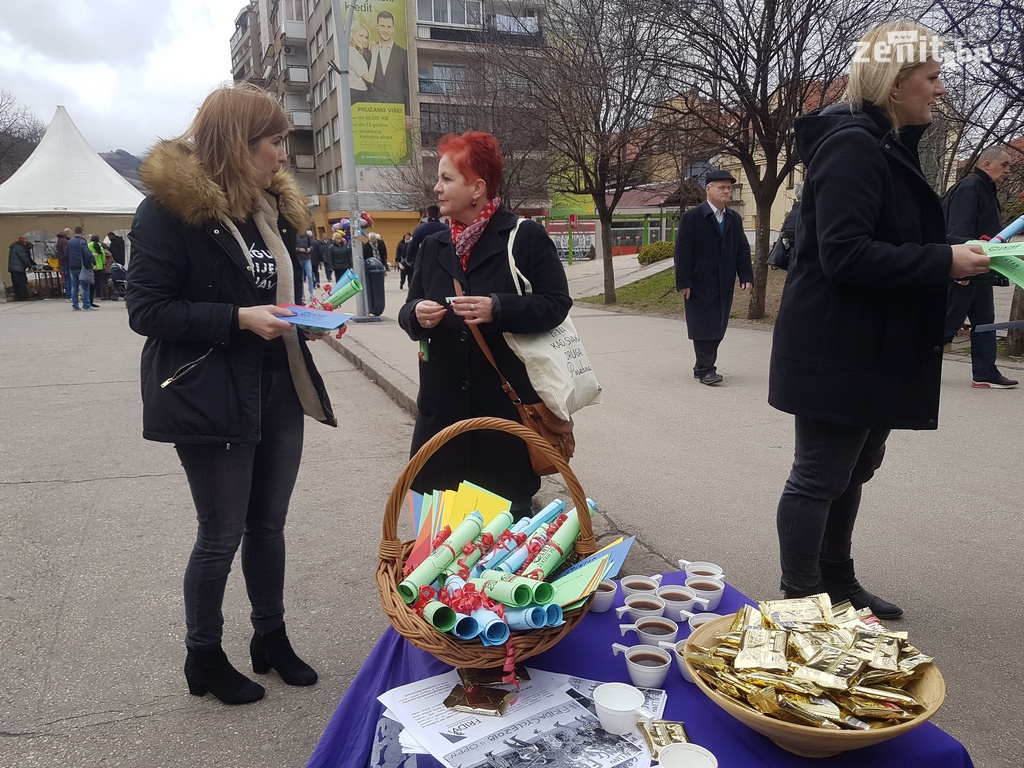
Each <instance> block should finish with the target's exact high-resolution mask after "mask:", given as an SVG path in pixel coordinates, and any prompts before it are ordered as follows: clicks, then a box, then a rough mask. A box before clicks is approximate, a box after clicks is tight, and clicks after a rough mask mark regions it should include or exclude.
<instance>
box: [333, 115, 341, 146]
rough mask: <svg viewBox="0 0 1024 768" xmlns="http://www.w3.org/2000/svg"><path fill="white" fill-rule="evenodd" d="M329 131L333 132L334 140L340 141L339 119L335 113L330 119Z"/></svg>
mask: <svg viewBox="0 0 1024 768" xmlns="http://www.w3.org/2000/svg"><path fill="white" fill-rule="evenodd" d="M331 131H332V132H333V134H334V142H335V143H337V142H339V141H341V120H339V119H338V116H337V115H335V116H334V119H333V120H331Z"/></svg>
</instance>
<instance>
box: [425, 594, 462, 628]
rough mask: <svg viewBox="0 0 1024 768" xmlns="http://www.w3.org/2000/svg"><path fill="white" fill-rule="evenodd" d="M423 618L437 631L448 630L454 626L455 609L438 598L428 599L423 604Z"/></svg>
mask: <svg viewBox="0 0 1024 768" xmlns="http://www.w3.org/2000/svg"><path fill="white" fill-rule="evenodd" d="M423 618H424V619H426V620H427V622H428V623H429V624H430V625H431V626H432V627H434V628H435V629H436V630H437V631H438V632H450V631H451V629H452V627H454V626H455V621H456V617H455V611H453V610H452V609H451V608H449V607H448V606H447V605H445V604H444V603H442V602H441V601H440V600H428V601H427V602H426V603H425V604H424V605H423Z"/></svg>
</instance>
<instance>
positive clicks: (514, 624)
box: [505, 605, 548, 629]
mask: <svg viewBox="0 0 1024 768" xmlns="http://www.w3.org/2000/svg"><path fill="white" fill-rule="evenodd" d="M505 621H506V622H507V623H508V626H509V629H540V628H541V627H544V626H547V623H548V612H547V609H546V608H545V607H544V606H542V605H527V606H525V607H524V608H509V609H507V610H506V611H505Z"/></svg>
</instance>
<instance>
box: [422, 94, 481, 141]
mask: <svg viewBox="0 0 1024 768" xmlns="http://www.w3.org/2000/svg"><path fill="white" fill-rule="evenodd" d="M473 127H476V126H471V125H469V117H468V109H467V108H466V106H464V105H461V104H420V131H421V133H422V141H423V143H424V144H434V143H436V142H437V140H438V139H439V138H441V137H442V136H444V134H446V133H463V132H464V131H467V130H469V129H470V128H473Z"/></svg>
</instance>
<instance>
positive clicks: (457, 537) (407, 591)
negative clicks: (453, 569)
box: [398, 512, 484, 603]
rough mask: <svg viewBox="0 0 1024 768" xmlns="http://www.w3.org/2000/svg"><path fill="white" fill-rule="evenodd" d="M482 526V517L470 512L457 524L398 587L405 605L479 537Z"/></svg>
mask: <svg viewBox="0 0 1024 768" xmlns="http://www.w3.org/2000/svg"><path fill="white" fill-rule="evenodd" d="M483 525H484V518H483V515H481V514H480V513H479V512H470V513H469V514H468V515H467V516H466V519H465V520H463V521H462V522H461V523H459V526H458V528H456V529H455V530H454V531H452V532H451V535H450V536H449V537H448V538H447V539H445V540H444V541H443V542H441V544H440V545H439V546H438V547H437V549H435V550H434V551H433V552H431V553H430V556H429V557H427V559H426V560H424V561H423V562H422V563H420V564H419V565H418V566H416V568H415V569H414V570H413V572H412V573H410V574H409V575H408V576H407V577H406V578H405V579H404V580H403V581H402V582H401V583H400V584H399V585H398V594H399V595H400V596H401V598H402V599H403V600H404V601H405V602H406V603H411V602H413V601H414V600H415V599H416V597H417V596H418V595H419V591H420V587H422V586H424V585H426V584H432V583H433V582H434V581H435V580H436V579H437V577H438V576H439V575H440V574H441V572H442V571H443V570H444V569H445V568H447V567H448V566H449V565H450V564H451V563H452V561H454V560H455V559H456V558H457V557H458V556H459V553H461V552H462V548H463V547H464V546H466V544H467V543H469V542H470V541H473V540H474V539H476V538H477V537H478V536H480V532H481V531H482V530H483Z"/></svg>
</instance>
